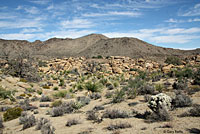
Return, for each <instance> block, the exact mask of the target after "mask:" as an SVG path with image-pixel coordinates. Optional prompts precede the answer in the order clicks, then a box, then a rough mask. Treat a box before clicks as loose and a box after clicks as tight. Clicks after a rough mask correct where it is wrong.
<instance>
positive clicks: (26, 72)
mask: <svg viewBox="0 0 200 134" xmlns="http://www.w3.org/2000/svg"><path fill="white" fill-rule="evenodd" d="M7 64H8V68H6V69H5V70H4V73H6V74H10V75H12V76H15V77H20V78H24V79H26V80H28V81H32V82H37V81H39V80H40V79H41V78H40V76H39V74H38V73H37V66H35V65H34V60H33V58H32V57H31V56H30V53H29V52H26V51H22V52H18V53H17V54H15V57H14V58H11V57H10V58H9V59H8V63H7Z"/></svg>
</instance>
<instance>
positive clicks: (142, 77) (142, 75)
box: [137, 71, 147, 80]
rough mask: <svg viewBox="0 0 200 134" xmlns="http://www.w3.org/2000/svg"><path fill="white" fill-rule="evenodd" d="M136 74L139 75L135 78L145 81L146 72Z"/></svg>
mask: <svg viewBox="0 0 200 134" xmlns="http://www.w3.org/2000/svg"><path fill="white" fill-rule="evenodd" d="M138 73H139V75H138V76H137V78H139V79H142V80H144V79H147V73H146V72H144V71H139V72H138Z"/></svg>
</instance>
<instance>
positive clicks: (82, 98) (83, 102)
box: [77, 96, 90, 107]
mask: <svg viewBox="0 0 200 134" xmlns="http://www.w3.org/2000/svg"><path fill="white" fill-rule="evenodd" d="M77 103H80V104H81V107H83V106H85V105H88V104H89V103H90V98H88V97H85V96H79V97H77Z"/></svg>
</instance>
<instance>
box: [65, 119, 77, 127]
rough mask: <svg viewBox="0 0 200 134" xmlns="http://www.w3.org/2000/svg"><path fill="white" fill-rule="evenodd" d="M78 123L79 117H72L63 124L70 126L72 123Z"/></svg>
mask: <svg viewBox="0 0 200 134" xmlns="http://www.w3.org/2000/svg"><path fill="white" fill-rule="evenodd" d="M80 123H81V122H80V119H75V118H73V119H69V120H68V121H67V123H66V125H65V126H67V127H71V126H73V125H77V124H80Z"/></svg>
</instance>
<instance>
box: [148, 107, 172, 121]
mask: <svg viewBox="0 0 200 134" xmlns="http://www.w3.org/2000/svg"><path fill="white" fill-rule="evenodd" d="M146 120H147V122H159V121H170V120H171V118H170V115H169V113H168V111H167V110H166V109H165V108H164V107H163V108H159V110H158V111H157V112H153V113H151V114H149V115H147V116H146Z"/></svg>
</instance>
